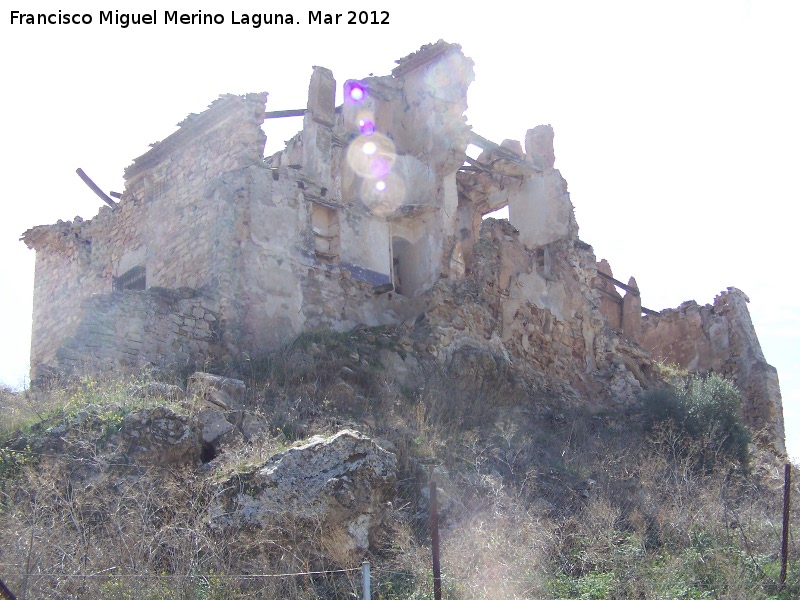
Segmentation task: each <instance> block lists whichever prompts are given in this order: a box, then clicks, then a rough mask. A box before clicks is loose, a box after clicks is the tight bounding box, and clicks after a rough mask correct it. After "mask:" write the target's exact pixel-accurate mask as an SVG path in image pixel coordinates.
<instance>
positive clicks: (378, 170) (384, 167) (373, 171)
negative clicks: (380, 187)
mask: <svg viewBox="0 0 800 600" xmlns="http://www.w3.org/2000/svg"><path fill="white" fill-rule="evenodd" d="M391 170H392V165H390V164H389V161H388V160H386V159H385V158H384V157H383V156H378V157H377V158H376V159H375V160H373V161H372V162H371V163H370V165H369V172H370V175H372V176H373V177H374V178H375V179H380V178H381V177H386V176H387V175H388V174H389V171H391Z"/></svg>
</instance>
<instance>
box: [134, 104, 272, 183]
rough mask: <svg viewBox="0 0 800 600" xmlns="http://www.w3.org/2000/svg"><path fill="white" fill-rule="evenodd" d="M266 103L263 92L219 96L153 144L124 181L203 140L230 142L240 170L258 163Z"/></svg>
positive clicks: (202, 142)
mask: <svg viewBox="0 0 800 600" xmlns="http://www.w3.org/2000/svg"><path fill="white" fill-rule="evenodd" d="M266 102H267V93H266V92H263V93H257V94H247V95H244V96H236V95H233V94H228V95H224V96H220V97H219V98H218V99H217V100H215V101H214V102H212V103H211V105H210V106H209V107H208V110H206V111H204V112H202V113H200V114H191V115H189V116H188V117H186V119H184V120H183V121H182V122H181V123H179V124H178V125H179V127H180V129H178V131H176V132H175V133H173V134H172V135H170V136H169V137H167V138H165V139H163V140H162V141H160V142H156V143H155V144H153V148H152V150H149V151H148V152H146V153H145V154H143V155H141V156H140V157H138V158H136V159H134V161H133V164H132V165H130V166H129V167H128V168H127V169H125V179H126V181H129V180H133V179H135V178H136V177H137V176H139V175H140V174H142V173H143V172H144V171H145V170H147V169H150V168H153V167H155V166H156V165H158V164H160V163H161V162H163V161H165V160H167V159H168V158H170V156H171V155H172V154H174V153H176V152H180V151H182V150H183V149H184V148H186V147H187V146H190V145H192V146H194V145H197V144H203V145H206V144H204V139H205V138H209V137H211V138H214V139H213V140H206V142H208V141H215V142H218V141H221V139H222V138H230V139H231V145H228V146H225V149H226V150H227V151H228V152H229V153H230V154H231V155H234V154H235V155H236V157H237V162H238V163H240V165H239V166H247V164H256V163H258V162H261V160H262V159H263V154H264V144H265V143H266V136H265V135H264V133H263V132H262V131H261V124H262V123H263V122H264V114H265V105H266ZM237 132H238V133H239V134H240V135H237ZM218 151H219V150H217V152H218Z"/></svg>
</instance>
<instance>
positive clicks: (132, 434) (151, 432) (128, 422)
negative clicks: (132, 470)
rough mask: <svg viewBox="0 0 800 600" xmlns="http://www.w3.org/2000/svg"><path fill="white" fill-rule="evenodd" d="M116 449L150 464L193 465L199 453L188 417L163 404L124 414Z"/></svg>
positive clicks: (195, 435)
mask: <svg viewBox="0 0 800 600" xmlns="http://www.w3.org/2000/svg"><path fill="white" fill-rule="evenodd" d="M119 449H120V451H121V452H122V454H123V455H124V456H125V457H126V458H127V459H128V460H130V461H131V462H134V463H136V464H139V465H152V466H166V465H187V464H189V465H193V464H196V463H199V462H200V453H201V446H200V442H199V440H198V437H197V433H196V431H195V429H194V427H192V423H191V419H190V418H189V417H188V416H186V415H179V414H176V413H175V412H174V411H172V410H170V409H169V408H166V407H163V406H159V407H156V408H144V409H141V410H137V411H135V412H132V413H130V414H127V415H125V418H124V419H123V421H122V426H121V428H120V431H119Z"/></svg>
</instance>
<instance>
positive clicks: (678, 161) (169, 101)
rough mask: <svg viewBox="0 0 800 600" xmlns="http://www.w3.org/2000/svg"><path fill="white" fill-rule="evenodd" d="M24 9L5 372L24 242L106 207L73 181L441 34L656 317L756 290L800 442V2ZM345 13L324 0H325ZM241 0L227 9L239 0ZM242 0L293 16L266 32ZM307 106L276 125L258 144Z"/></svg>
mask: <svg viewBox="0 0 800 600" xmlns="http://www.w3.org/2000/svg"><path fill="white" fill-rule="evenodd" d="M220 6H222V4H221V3H212V2H208V1H207V0H197V1H195V2H181V1H174V2H170V1H169V0H168V1H167V2H163V1H162V2H158V3H155V2H154V3H151V4H148V3H146V2H136V3H134V2H129V3H123V2H119V1H114V0H110V1H106V2H102V3H98V2H90V1H80V0H75V1H73V2H67V3H65V2H63V1H60V2H31V1H25V2H22V1H21V0H12V2H11V3H10V4H9V5H6V7H5V8H4V9H3V10H4V13H5V14H4V16H3V19H2V26H1V29H0V50H1V51H2V56H3V60H2V63H0V69H2V82H3V94H2V97H0V109H2V110H1V112H0V114H2V115H3V136H2V139H3V142H4V143H3V145H2V159H3V160H2V163H0V164H2V169H3V171H2V172H3V188H4V190H5V193H6V196H5V197H6V201H5V203H4V209H3V216H2V219H0V256H2V261H0V280H2V294H0V303H1V304H0V309H1V311H2V312H1V313H0V314H2V315H3V319H4V327H3V333H4V335H3V339H2V342H0V381H3V382H5V383H8V384H11V385H14V386H18V385H21V384H24V383H25V380H26V377H27V370H28V354H29V346H30V327H31V296H32V288H33V259H34V252H33V251H29V250H28V249H27V248H26V247H25V245H24V244H23V243H22V242H19V241H18V238H19V237H20V235H21V234H22V233H23V232H24V231H25V230H26V229H28V228H30V227H33V226H35V225H39V224H46V223H54V222H56V221H57V220H58V219H62V220H69V219H73V218H74V217H75V216H76V215H79V216H81V217H83V218H84V219H88V218H91V217H93V216H94V215H95V214H96V213H97V210H98V209H99V207H100V206H101V205H102V202H101V201H100V200H99V199H98V198H97V197H96V196H95V195H94V194H93V193H92V192H91V191H90V190H89V189H88V188H87V187H86V186H85V185H84V184H83V183H82V182H81V180H80V179H79V178H78V177H77V175H75V169H76V168H78V167H81V168H83V169H84V170H85V171H86V173H87V174H88V175H89V176H90V177H92V178H93V179H94V180H95V182H96V183H97V184H98V185H99V186H100V187H101V188H102V189H104V190H106V191H107V192H108V191H111V190H113V191H122V172H123V169H124V168H125V167H126V166H127V165H129V164H130V163H131V162H132V160H133V159H134V158H135V157H137V156H139V155H141V154H143V153H144V152H145V151H147V149H148V147H149V146H148V145H149V144H150V143H152V142H155V141H157V140H160V139H163V138H165V137H166V136H168V135H169V134H170V133H172V132H173V131H174V130H175V124H176V123H178V122H179V121H181V120H183V119H184V118H185V117H186V115H187V114H189V113H191V112H200V111H202V110H204V109H205V107H206V106H207V105H208V104H209V103H210V102H211V101H213V100H214V99H215V98H216V97H217V96H218V95H220V94H224V93H237V94H243V93H247V92H259V91H267V92H269V94H270V95H269V102H268V105H267V110H281V109H294V108H303V107H305V102H306V94H307V89H308V79H309V77H310V75H311V67H312V65H320V66H325V67H328V68H330V69H332V70H333V73H334V75H335V77H336V78H337V81H338V82H339V84H341V83H343V82H344V80H345V79H348V78H360V77H364V76H367V75H369V74H370V73H374V74H375V75H385V74H388V73H389V72H390V71H391V69H392V68H393V67H394V60H396V59H398V58H400V57H403V56H405V55H406V54H409V53H410V52H413V51H416V50H417V49H419V47H420V46H421V45H423V44H426V43H431V42H435V41H436V40H438V39H440V38H442V39H445V40H446V41H448V42H454V43H459V44H461V45H462V48H463V51H464V53H465V54H466V55H467V56H469V57H471V58H472V59H473V60H474V61H475V75H476V77H475V82H474V83H473V84H472V87H471V88H470V92H469V96H468V101H469V109H468V110H467V113H466V114H467V117H468V122H469V123H470V124H471V125H472V126H473V127H474V129H475V131H477V132H478V133H480V134H481V135H483V136H484V137H488V138H490V139H492V140H494V141H497V142H500V141H502V140H503V139H505V138H513V139H518V140H522V139H523V138H524V135H525V131H526V130H527V129H529V128H531V127H534V126H535V125H538V124H540V123H549V124H551V125H552V126H553V128H554V130H555V134H556V137H555V151H556V167H557V168H559V169H560V170H561V173H562V174H563V176H564V177H565V178H566V179H567V181H568V182H569V190H570V193H571V197H572V201H573V204H574V205H575V211H576V216H577V219H578V223H579V225H580V228H581V233H580V235H581V238H582V239H583V240H584V241H586V242H588V243H590V244H592V246H594V249H595V252H596V254H597V256H598V258H606V259H608V260H609V262H610V263H611V265H612V268H613V270H614V274H615V276H616V277H617V278H618V279H622V280H623V281H627V279H628V277H630V276H631V275H633V276H635V277H636V280H637V282H638V284H639V287H640V289H641V291H642V302H643V304H644V305H645V306H646V307H648V308H651V309H654V310H661V309H663V308H667V307H676V306H678V305H679V304H680V303H681V302H683V301H685V300H691V299H693V300H696V301H697V302H699V303H701V304H706V303H711V302H713V300H714V297H715V296H716V295H717V294H718V293H719V292H720V291H722V290H724V289H725V288H726V287H728V286H736V287H739V288H741V289H742V290H743V291H744V292H745V293H747V294H748V296H749V297H750V300H751V303H750V311H751V314H752V317H753V321H754V322H755V325H756V330H757V332H758V335H759V338H760V340H761V345H762V347H763V350H764V354H765V356H766V358H767V360H768V362H770V363H771V364H772V365H774V366H775V367H777V369H778V373H779V377H780V380H781V387H782V391H783V402H784V413H785V418H786V423H787V446H788V447H789V450H790V453H791V454H792V455H794V456H797V457H800V369H798V366H797V365H798V357H800V299H799V298H800V290H798V282H797V272H798V269H797V266H796V260H797V259H796V255H797V246H796V239H797V235H798V234H797V217H798V208H797V207H798V204H799V203H800V182H799V181H798V176H797V165H798V164H800V108H799V107H800V89H799V88H800V83H798V81H799V80H800V77H799V76H798V74H799V73H800V68H798V61H799V59H800V35H798V33H797V32H798V31H800V3H798V2H795V1H790V0H787V1H784V2H770V1H759V2H746V1H742V0H727V1H724V2H703V1H697V0H695V1H692V2H680V1H678V2H674V1H673V2H669V3H658V4H656V3H649V2H641V1H638V2H614V1H606V2H596V1H595V2H568V1H563V2H554V1H552V0H551V1H549V2H539V1H535V0H533V1H532V0H529V1H526V2H510V1H506V0H497V1H495V2H489V3H466V2H458V3H455V2H431V1H426V2H417V1H412V0H405V1H402V2H399V1H397V0H384V1H381V0H371V1H370V2H364V1H354V2H353V3H348V2H339V1H337V2H332V1H328V2H311V3H308V2H304V1H294V0H276V1H275V2H270V3H264V2H235V1H234V2H228V3H226V4H225V6H226V7H227V8H226V9H224V10H222V9H220V8H219V7H220ZM334 6H336V7H339V8H337V9H333V8H332V7H334ZM232 7H233V8H232ZM324 7H327V9H328V10H332V11H333V10H338V11H339V12H341V13H342V14H343V17H342V22H344V21H345V20H346V19H347V11H348V10H353V11H359V10H368V11H373V10H376V11H378V12H379V15H380V11H383V10H385V11H388V12H389V24H388V25H347V24H344V23H342V24H340V25H311V24H308V11H309V10H310V9H313V10H319V9H321V8H324ZM59 9H61V10H62V12H69V13H76V12H77V13H89V14H91V15H92V17H93V21H94V22H93V23H92V24H91V25H78V26H74V25H49V26H44V25H39V26H30V25H28V26H24V25H14V26H12V25H10V20H11V19H10V13H11V11H12V10H18V11H20V12H35V13H39V12H57V11H58V10H59ZM154 9H157V13H158V19H159V22H158V24H157V25H141V26H131V27H129V28H127V29H122V28H121V27H119V26H115V25H107V24H103V25H101V24H100V23H99V11H100V10H119V11H121V12H130V11H134V10H138V11H143V12H152V10H154ZM165 10H169V11H173V10H174V11H183V12H189V13H192V12H195V13H196V12H197V11H198V10H202V11H203V12H206V13H215V12H218V13H221V14H222V15H224V17H225V21H226V23H225V24H224V25H214V26H191V25H168V24H165V23H164V22H163V12H164V11H165ZM232 10H235V11H236V14H237V19H238V20H240V21H241V20H242V19H241V16H240V15H241V14H243V13H258V12H263V11H264V10H272V11H275V12H291V13H292V14H293V15H294V17H295V19H296V20H299V21H300V24H294V25H283V26H281V25H270V26H262V27H260V28H258V29H256V28H253V27H250V26H246V25H234V24H232V23H231V21H232V17H231V11H232ZM300 127H301V121H300V120H288V119H287V120H283V121H267V122H266V124H265V127H264V128H265V131H266V133H267V137H268V141H267V152H268V153H271V152H274V151H277V150H279V149H280V148H282V146H283V141H284V140H287V139H289V137H291V136H292V135H293V134H294V133H295V132H296V131H297V130H299V129H300Z"/></svg>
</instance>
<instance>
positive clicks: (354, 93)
mask: <svg viewBox="0 0 800 600" xmlns="http://www.w3.org/2000/svg"><path fill="white" fill-rule="evenodd" d="M366 97H367V88H366V87H364V85H363V84H361V83H359V82H358V81H353V80H349V81H345V82H344V99H345V102H347V103H348V104H359V103H361V102H362V101H363V100H364V99H365V98H366Z"/></svg>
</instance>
